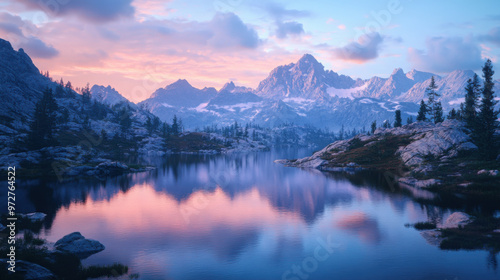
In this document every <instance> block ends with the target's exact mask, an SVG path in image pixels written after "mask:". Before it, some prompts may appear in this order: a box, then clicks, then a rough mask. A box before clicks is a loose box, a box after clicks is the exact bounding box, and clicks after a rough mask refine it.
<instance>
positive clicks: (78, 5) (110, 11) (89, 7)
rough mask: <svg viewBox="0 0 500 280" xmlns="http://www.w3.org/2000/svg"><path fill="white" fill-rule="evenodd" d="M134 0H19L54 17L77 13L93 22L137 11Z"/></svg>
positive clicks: (126, 15) (129, 14)
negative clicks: (133, 4) (133, 3)
mask: <svg viewBox="0 0 500 280" xmlns="http://www.w3.org/2000/svg"><path fill="white" fill-rule="evenodd" d="M132 1H133V0H108V1H102V0H65V1H40V0H19V2H20V3H23V4H24V5H25V6H26V7H27V8H29V9H33V10H40V11H43V12H45V13H46V14H47V15H50V16H53V17H59V16H68V15H76V16H78V17H80V18H82V19H85V20H87V21H91V22H97V23H102V22H109V21H113V20H116V19H118V18H121V17H132V16H133V15H134V13H135V9H134V7H133V6H132V5H131V4H132Z"/></svg>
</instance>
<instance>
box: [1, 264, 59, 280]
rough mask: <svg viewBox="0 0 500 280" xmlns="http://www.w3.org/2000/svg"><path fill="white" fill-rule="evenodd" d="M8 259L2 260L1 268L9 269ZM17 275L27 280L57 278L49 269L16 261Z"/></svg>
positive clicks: (50, 279)
mask: <svg viewBox="0 0 500 280" xmlns="http://www.w3.org/2000/svg"><path fill="white" fill-rule="evenodd" d="M7 261H8V260H7V259H0V267H1V268H2V269H4V268H5V269H7V267H6V265H7ZM15 274H16V275H22V277H23V278H22V279H26V280H52V279H57V278H56V276H55V275H54V274H53V273H52V272H51V271H50V270H48V269H46V268H45V267H43V266H40V265H38V264H35V263H31V262H27V261H21V260H17V261H16V272H15ZM16 279H17V278H16Z"/></svg>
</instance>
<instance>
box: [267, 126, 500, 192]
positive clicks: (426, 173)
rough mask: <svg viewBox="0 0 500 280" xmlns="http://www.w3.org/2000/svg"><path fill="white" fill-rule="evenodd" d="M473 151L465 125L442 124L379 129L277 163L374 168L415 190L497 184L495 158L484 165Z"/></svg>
mask: <svg viewBox="0 0 500 280" xmlns="http://www.w3.org/2000/svg"><path fill="white" fill-rule="evenodd" d="M476 151H477V146H476V145H475V144H474V143H473V142H472V140H471V138H470V137H469V131H468V130H467V128H465V125H464V123H463V122H460V121H457V120H446V121H444V122H442V123H439V124H433V123H430V122H416V123H412V124H409V125H405V126H403V127H398V128H378V129H377V130H376V131H375V132H374V133H373V134H372V135H367V134H360V135H357V136H355V137H354V138H351V139H348V140H341V141H336V142H334V143H332V144H330V145H328V146H326V147H325V148H324V149H322V150H320V151H317V152H315V153H314V154H313V155H312V156H310V157H306V158H302V159H293V160H277V161H276V162H277V163H281V164H284V165H286V166H292V167H301V168H315V169H319V170H323V171H356V170H362V169H378V170H383V171H386V172H391V174H393V175H394V176H393V178H396V180H397V181H398V183H399V184H405V185H409V186H414V187H431V186H436V185H444V184H446V185H450V184H452V185H455V186H463V187H467V186H469V185H471V184H473V183H474V179H475V178H482V179H484V178H485V177H490V178H489V179H492V180H498V179H500V178H499V171H498V169H499V168H500V155H497V157H496V161H490V162H487V163H485V162H481V160H478V159H477V157H474V154H475V152H476ZM492 152H494V151H492Z"/></svg>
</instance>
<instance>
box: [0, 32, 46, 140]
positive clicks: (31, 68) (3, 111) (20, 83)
mask: <svg viewBox="0 0 500 280" xmlns="http://www.w3.org/2000/svg"><path fill="white" fill-rule="evenodd" d="M50 84H51V82H50V80H49V79H48V78H46V77H44V76H42V75H41V74H40V71H39V70H38V68H36V66H35V65H34V64H33V62H32V61H31V59H30V57H29V56H28V55H27V54H26V53H25V52H24V51H23V49H19V51H15V50H14V49H13V48H12V46H11V45H10V43H9V42H8V41H5V40H3V39H0V99H1V100H2V102H0V131H2V130H7V131H10V130H11V129H26V128H28V125H29V121H30V120H31V115H32V113H33V111H34V109H35V104H36V102H37V101H38V100H39V99H40V98H41V96H42V90H43V88H44V87H46V86H50ZM20 104H22V106H20Z"/></svg>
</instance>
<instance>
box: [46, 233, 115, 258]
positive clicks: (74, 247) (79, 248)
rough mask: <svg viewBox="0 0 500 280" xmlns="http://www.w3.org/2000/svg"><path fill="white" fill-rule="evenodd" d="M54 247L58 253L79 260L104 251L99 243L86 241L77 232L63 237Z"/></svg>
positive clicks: (90, 240)
mask: <svg viewBox="0 0 500 280" xmlns="http://www.w3.org/2000/svg"><path fill="white" fill-rule="evenodd" d="M54 247H55V248H56V250H58V251H62V252H66V253H70V254H73V255H76V256H77V257H78V258H80V259H85V258H88V257H89V256H91V255H93V254H96V253H99V252H101V251H102V250H104V249H105V247H104V245H102V244H101V243H100V242H99V241H96V240H92V239H86V238H85V237H84V236H83V235H81V234H80V233H79V232H73V233H70V234H68V235H66V236H64V237H63V238H61V239H59V240H58V241H57V242H56V243H55V244H54Z"/></svg>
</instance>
